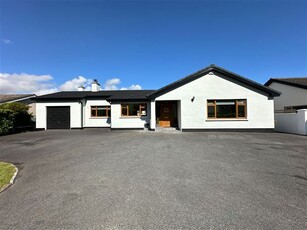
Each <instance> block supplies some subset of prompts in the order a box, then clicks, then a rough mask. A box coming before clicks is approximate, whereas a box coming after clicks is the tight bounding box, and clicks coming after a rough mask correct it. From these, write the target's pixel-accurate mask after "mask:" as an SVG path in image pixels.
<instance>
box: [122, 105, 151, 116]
mask: <svg viewBox="0 0 307 230" xmlns="http://www.w3.org/2000/svg"><path fill="white" fill-rule="evenodd" d="M121 106H122V113H121V114H122V116H138V117H140V116H146V114H147V105H146V104H122V105H121Z"/></svg>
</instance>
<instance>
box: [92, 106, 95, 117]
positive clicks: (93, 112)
mask: <svg viewBox="0 0 307 230" xmlns="http://www.w3.org/2000/svg"><path fill="white" fill-rule="evenodd" d="M91 115H92V117H96V109H94V108H92V111H91Z"/></svg>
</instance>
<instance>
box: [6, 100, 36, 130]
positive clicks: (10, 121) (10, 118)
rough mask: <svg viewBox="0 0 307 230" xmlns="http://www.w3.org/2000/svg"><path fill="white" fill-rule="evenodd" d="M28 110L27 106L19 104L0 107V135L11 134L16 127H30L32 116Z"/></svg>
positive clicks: (7, 104)
mask: <svg viewBox="0 0 307 230" xmlns="http://www.w3.org/2000/svg"><path fill="white" fill-rule="evenodd" d="M28 109H29V106H27V105H25V104H22V103H19V102H12V103H5V104H2V105H0V135H4V134H8V133H10V132H13V130H14V128H16V127H20V126H31V125H32V122H31V117H32V115H31V114H29V113H28Z"/></svg>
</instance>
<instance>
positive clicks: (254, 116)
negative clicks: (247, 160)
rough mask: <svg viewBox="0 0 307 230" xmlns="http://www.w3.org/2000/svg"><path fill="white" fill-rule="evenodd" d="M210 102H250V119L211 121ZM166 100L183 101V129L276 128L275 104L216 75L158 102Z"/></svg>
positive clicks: (209, 76)
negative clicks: (236, 100) (222, 100)
mask: <svg viewBox="0 0 307 230" xmlns="http://www.w3.org/2000/svg"><path fill="white" fill-rule="evenodd" d="M193 97H195V99H194V101H193V102H192V101H191V99H192V98H193ZM210 99H246V100H247V119H240V120H239V119H227V120H226V119H224V120H221V119H219V120H217V119H216V120H212V119H210V120H209V119H207V100H210ZM165 100H180V110H181V117H180V119H181V129H255V128H257V129H273V128H274V103H273V100H271V99H268V96H266V95H263V94H260V93H257V92H255V91H253V90H251V89H248V88H246V87H244V86H241V85H239V84H238V83H234V82H232V81H229V80H226V79H224V78H222V77H220V76H217V75H214V74H207V75H205V76H202V77H200V78H198V79H196V80H194V81H192V82H190V83H188V84H185V85H183V86H181V87H179V88H177V89H174V90H172V91H170V92H168V93H166V94H164V95H162V96H160V97H157V98H156V101H165Z"/></svg>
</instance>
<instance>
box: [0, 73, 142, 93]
mask: <svg viewBox="0 0 307 230" xmlns="http://www.w3.org/2000/svg"><path fill="white" fill-rule="evenodd" d="M53 80H54V79H53V77H52V76H51V75H48V74H45V75H34V74H27V73H21V74H17V73H14V74H8V73H0V93H12V94H13V93H35V94H36V95H43V94H49V93H54V92H58V91H76V90H78V87H79V86H81V85H82V86H84V87H85V90H88V91H90V90H91V82H92V79H91V78H86V77H83V76H78V77H75V78H73V79H71V80H68V81H66V82H64V83H63V84H61V85H56V84H55V83H54V82H53ZM120 84H121V80H120V79H119V78H111V79H108V80H106V81H105V83H104V84H102V86H103V87H102V90H118V89H121V90H127V89H130V90H131V89H134V90H139V89H142V87H141V86H140V85H138V84H132V85H131V86H129V87H120Z"/></svg>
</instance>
